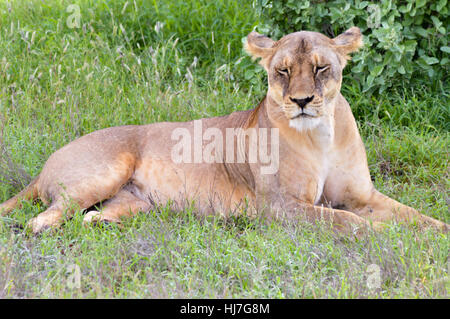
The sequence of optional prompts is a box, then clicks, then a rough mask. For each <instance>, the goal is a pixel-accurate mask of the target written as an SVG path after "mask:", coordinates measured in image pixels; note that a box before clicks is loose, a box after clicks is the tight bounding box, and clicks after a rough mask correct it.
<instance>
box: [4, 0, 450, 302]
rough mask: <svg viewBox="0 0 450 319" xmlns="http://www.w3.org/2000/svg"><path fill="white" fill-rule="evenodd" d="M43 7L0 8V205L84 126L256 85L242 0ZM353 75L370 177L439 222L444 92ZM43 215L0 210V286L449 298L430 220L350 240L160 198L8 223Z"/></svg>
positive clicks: (155, 115)
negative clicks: (77, 23) (47, 227)
mask: <svg viewBox="0 0 450 319" xmlns="http://www.w3.org/2000/svg"><path fill="white" fill-rule="evenodd" d="M46 3H47V4H45V3H43V2H42V1H16V2H13V3H12V4H7V3H3V2H2V3H0V120H1V122H2V123H3V124H2V125H3V130H2V134H1V135H0V138H1V140H2V141H3V146H4V151H3V153H0V154H2V158H1V159H0V178H2V177H3V178H5V177H6V178H7V179H8V178H9V179H8V182H5V183H0V202H1V201H3V200H6V199H7V198H9V197H10V196H12V195H13V194H15V193H16V192H17V191H19V189H20V187H21V186H20V184H21V183H24V182H26V181H27V178H26V175H29V176H36V175H37V174H38V173H39V171H40V169H41V168H42V166H43V164H44V163H45V161H46V159H47V158H48V157H49V156H50V154H52V153H53V152H54V151H56V150H57V149H58V148H60V147H62V146H63V145H65V144H67V143H68V142H70V141H71V140H73V139H75V138H77V137H79V136H81V135H84V134H86V133H89V132H92V131H94V130H97V129H100V128H104V127H110V126H115V125H125V124H145V123H152V122H158V121H180V120H191V119H196V118H201V117H205V116H216V115H224V114H228V113H230V112H233V111H235V110H243V109H250V108H252V107H254V106H256V104H257V103H258V102H259V100H261V99H262V97H263V96H264V92H265V90H266V84H265V83H266V80H265V77H264V73H263V72H262V71H260V69H258V66H257V65H256V64H255V63H253V62H252V61H251V60H250V59H249V58H248V57H245V54H244V53H243V51H242V44H241V38H242V37H244V36H245V35H246V34H248V33H249V32H250V31H251V30H252V29H253V27H254V26H255V25H257V24H258V22H259V21H260V19H262V17H260V16H258V15H257V14H256V13H254V11H253V10H252V5H251V2H244V3H242V2H241V1H237V0H228V1H225V0H221V1H215V2H214V5H212V4H210V2H208V1H199V0H197V1H191V2H188V3H185V2H181V1H171V2H169V1H167V2H166V1H136V4H135V3H134V1H129V2H128V4H127V5H125V3H126V1H79V2H78V3H80V8H81V14H82V18H81V27H80V28H75V29H70V28H68V27H67V25H66V24H65V21H66V18H67V17H68V15H69V13H67V12H66V7H67V5H68V4H69V3H73V1H70V2H69V1H68V2H61V1H50V2H49V1H47V2H46ZM211 3H212V2H211ZM194 13H197V14H194ZM157 22H162V23H163V24H164V25H163V27H162V28H161V29H160V30H159V32H156V31H155V25H156V24H157ZM121 25H122V28H121V27H120V26H121ZM123 30H124V31H123ZM33 34H34V35H33ZM194 61H197V63H194ZM349 67H351V65H350V66H349ZM349 70H350V68H349ZM355 81H357V79H355V78H353V77H352V74H351V72H346V77H345V78H344V83H345V86H344V87H343V89H342V91H343V94H344V95H345V96H346V98H347V99H348V101H349V103H350V105H351V106H352V109H353V112H354V114H355V117H356V118H357V121H358V125H359V127H360V130H361V134H362V136H363V139H364V142H365V145H366V149H367V154H368V159H369V166H370V171H371V175H372V176H373V179H374V183H375V185H376V187H377V188H378V189H379V190H380V191H382V192H384V193H385V194H387V195H389V196H391V197H393V198H396V199H398V200H400V201H401V202H403V203H405V204H408V205H410V206H413V207H416V208H418V209H420V210H421V212H423V213H424V214H427V215H430V216H433V217H435V218H438V219H440V220H443V221H446V222H447V223H449V222H450V214H449V212H448V201H449V199H448V198H449V195H450V194H449V189H450V183H449V178H448V175H449V170H448V158H449V154H448V150H449V146H450V145H449V144H450V136H449V123H450V119H449V107H448V104H449V103H448V93H445V92H430V91H429V90H427V89H426V88H417V87H415V88H405V89H404V91H402V92H391V93H389V94H387V93H386V95H384V96H378V97H375V96H372V97H369V96H366V95H364V94H361V92H359V91H358V90H357V89H355V87H357V85H354V83H355ZM8 159H11V161H8ZM21 170H23V171H21ZM43 210H44V206H43V204H42V203H40V202H37V203H35V204H34V205H32V204H31V203H25V205H24V207H23V208H22V209H20V210H16V211H15V212H14V214H12V215H11V216H9V217H5V218H2V219H1V224H0V225H1V226H0V297H13V298H17V297H27V298H30V297H43V298H48V297H50V298H53V297H107V298H108V297H131V298H134V297H155V298H158V297H186V298H191V297H192V298H205V297H219V298H221V297H249V298H254V297H262V298H264V297H271V298H300V297H308V298H324V297H328V298H335V297H338V298H344V297H350V298H366V297H369V298H377V297H385V298H403V297H431V298H448V294H449V291H450V286H449V278H448V272H449V261H448V252H449V240H448V236H447V235H445V234H440V233H436V232H433V231H426V232H417V231H416V230H415V229H412V228H405V227H403V226H401V225H392V226H391V227H389V228H388V229H387V230H386V231H385V232H383V233H380V234H372V235H371V236H369V237H368V238H365V239H362V240H359V241H357V240H354V239H347V238H340V237H337V236H336V235H334V234H333V233H332V232H330V231H329V230H328V229H327V228H326V227H325V226H323V225H319V226H314V227H313V226H311V225H308V224H298V225H283V224H281V223H274V224H270V225H267V224H265V223H263V222H260V221H258V220H256V221H249V220H247V219H245V218H238V219H236V220H221V219H220V218H211V219H204V218H197V217H194V212H191V211H186V212H170V211H168V210H167V209H164V208H162V209H161V210H160V211H153V212H150V213H149V214H140V215H138V216H137V217H136V218H134V219H131V220H128V221H126V222H125V224H124V227H123V228H118V227H116V226H111V227H84V226H82V225H81V221H82V217H83V216H82V214H81V212H80V213H77V214H76V216H75V217H74V218H73V219H72V220H71V221H69V222H67V223H66V224H65V225H63V227H62V228H61V229H59V230H58V231H56V232H55V233H44V234H42V235H40V236H30V235H29V234H27V233H26V232H24V231H22V230H20V229H18V228H15V227H14V226H15V225H22V226H23V225H24V224H25V223H26V222H27V221H28V220H29V219H30V218H31V217H32V216H35V215H37V214H38V213H39V212H42V211H43ZM371 264H376V265H378V266H379V267H380V270H381V288H380V289H369V288H368V286H367V280H368V278H369V276H370V274H369V273H367V269H368V267H369V265H371ZM71 265H78V266H79V269H80V272H81V287H80V288H79V289H78V288H74V289H72V288H69V286H68V282H69V283H70V278H71V276H70V275H71V273H70V269H71V268H70V267H71Z"/></svg>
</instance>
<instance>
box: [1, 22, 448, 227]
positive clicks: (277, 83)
mask: <svg viewBox="0 0 450 319" xmlns="http://www.w3.org/2000/svg"><path fill="white" fill-rule="evenodd" d="M361 45H362V36H361V32H360V31H359V29H358V28H351V29H349V30H348V31H346V32H345V33H343V34H341V35H340V36H338V37H336V38H334V39H330V38H328V37H326V36H324V35H322V34H320V33H316V32H296V33H292V34H289V35H287V36H285V37H283V38H282V39H280V40H279V41H273V40H272V39H270V38H268V37H265V36H262V35H259V34H257V33H256V32H252V33H251V34H250V35H249V36H248V41H247V44H246V49H247V51H248V52H249V53H250V54H251V55H252V56H253V57H254V58H260V59H261V62H260V63H261V65H263V67H264V68H265V69H266V71H267V73H268V83H269V89H268V92H267V96H266V97H265V98H264V99H263V101H262V102H261V103H260V105H259V106H258V107H257V108H256V109H254V110H250V111H243V112H235V113H232V114H230V115H227V116H223V117H215V118H205V119H202V120H201V121H202V126H203V131H205V130H206V129H207V128H208V127H215V128H218V129H219V130H220V131H221V132H222V133H223V136H225V135H226V133H225V131H226V128H236V127H242V128H257V129H259V128H277V129H279V159H280V161H279V170H278V171H277V172H276V173H274V174H269V175H262V174H261V173H260V168H261V163H249V162H248V161H246V162H244V163H211V164H208V163H192V164H184V163H181V164H176V163H174V162H173V161H172V158H171V150H172V149H173V147H174V145H175V144H176V143H177V141H176V140H173V139H172V138H171V133H172V132H173V131H174V129H177V128H186V129H188V130H189V132H191V134H192V135H193V130H194V128H193V126H194V122H186V123H156V124H151V125H143V126H122V127H113V128H107V129H104V130H100V131H96V132H93V133H91V134H88V135H86V136H84V137H81V138H79V139H77V140H75V141H73V142H71V143H70V144H68V145H66V146H65V147H63V148H61V149H60V150H58V151H57V152H55V153H54V154H53V155H51V157H50V158H49V159H48V161H47V162H46V164H45V166H44V167H43V169H42V172H41V173H40V174H39V176H38V177H37V178H36V179H35V181H33V183H32V184H30V186H28V187H27V188H26V189H25V190H24V191H22V192H21V193H19V194H18V195H16V196H15V197H13V198H12V199H10V200H8V201H6V202H5V203H3V204H1V205H0V212H1V213H2V214H3V215H6V214H8V213H10V212H11V211H12V210H13V209H14V208H15V207H17V206H18V205H20V201H21V200H22V199H28V200H30V199H35V198H37V197H39V198H40V199H41V200H42V201H43V202H44V203H46V204H47V205H49V206H48V209H47V210H46V211H45V212H43V213H41V214H40V215H38V216H37V217H35V218H33V219H32V220H30V222H29V226H30V227H31V228H32V230H33V231H34V232H39V231H41V230H43V229H45V228H47V227H56V226H59V225H60V224H61V223H62V222H63V221H64V220H65V219H67V218H70V217H71V216H72V214H73V213H74V211H75V210H76V209H87V208H89V207H91V206H92V205H94V204H96V203H99V202H102V207H103V209H102V210H101V211H99V212H97V211H90V212H88V213H87V214H86V216H85V222H96V221H114V222H120V219H121V217H130V216H132V215H134V214H136V213H137V212H139V211H147V210H150V209H152V208H153V207H155V205H166V204H167V203H169V202H170V203H172V204H175V205H176V206H177V207H178V208H179V209H183V208H184V207H186V206H187V205H194V206H195V209H196V211H197V212H199V214H221V215H230V214H241V213H247V214H249V215H252V216H253V215H256V214H266V216H268V217H270V218H281V219H305V220H309V221H311V222H314V221H317V220H321V219H322V220H326V221H329V222H330V223H331V224H332V225H333V226H334V227H335V228H336V229H338V230H341V231H343V232H345V233H355V232H356V233H358V232H361V231H364V230H367V229H368V228H369V227H370V225H375V226H376V227H377V228H378V227H379V226H380V225H381V223H384V222H388V221H391V220H397V221H407V222H409V221H412V220H416V221H417V223H418V224H419V225H421V226H433V227H435V228H437V229H440V230H444V231H447V229H448V225H447V224H445V223H443V222H440V221H438V220H435V219H432V218H430V217H427V216H425V215H422V214H419V213H418V212H417V211H416V210H414V209H413V208H411V207H408V206H405V205H403V204H400V203H398V202H397V201H395V200H393V199H391V198H389V197H387V196H385V195H382V194H381V193H379V192H378V191H377V190H376V189H375V188H374V186H373V184H372V181H371V179H370V175H369V169H368V165H367V158H366V152H365V149H364V145H363V142H362V140H361V137H360V135H359V132H358V129H357V126H356V122H355V119H354V117H353V115H352V112H351V109H350V106H349V105H348V103H347V101H346V100H345V98H344V97H343V96H342V95H341V93H340V87H341V81H342V69H343V68H344V66H345V64H346V61H347V59H348V55H349V54H350V53H351V52H353V51H355V50H357V49H358V48H359V47H360V46H361ZM307 97H311V101H310V102H309V103H308V104H307V105H306V106H305V107H304V108H303V112H304V114H300V113H301V111H302V110H301V109H300V106H299V105H297V104H296V102H294V100H295V99H305V98H307ZM239 142H244V143H245V142H246V140H244V141H238V140H237V141H236V145H237V144H238V143H239ZM243 152H247V151H246V149H244V151H243ZM244 155H245V157H246V158H248V154H247V153H246V154H244ZM221 156H223V158H225V157H226V154H221ZM332 207H339V208H341V209H334V208H332Z"/></svg>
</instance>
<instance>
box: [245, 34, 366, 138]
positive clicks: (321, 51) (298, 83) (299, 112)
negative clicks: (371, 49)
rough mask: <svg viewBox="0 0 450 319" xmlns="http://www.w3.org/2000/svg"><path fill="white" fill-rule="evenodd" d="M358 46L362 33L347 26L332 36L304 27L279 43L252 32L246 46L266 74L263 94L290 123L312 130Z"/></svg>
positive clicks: (327, 108) (333, 96)
mask: <svg viewBox="0 0 450 319" xmlns="http://www.w3.org/2000/svg"><path fill="white" fill-rule="evenodd" d="M361 45H362V36H361V31H360V30H359V28H357V27H352V28H350V29H349V30H347V31H345V32H344V33H342V34H341V35H339V36H337V37H336V38H334V39H330V38H328V37H327V36H325V35H323V34H320V33H317V32H309V31H301V32H295V33H291V34H288V35H286V36H284V37H283V38H281V39H280V40H278V41H273V40H272V39H270V38H268V37H266V36H264V35H261V34H259V33H257V32H251V33H250V34H249V35H248V36H247V43H246V50H247V52H249V53H250V55H252V56H253V57H254V58H261V61H260V64H261V65H262V66H263V67H264V68H265V69H266V71H267V74H268V83H269V90H268V93H267V96H268V98H270V99H272V100H273V101H274V102H275V104H277V106H278V107H279V108H280V109H281V111H282V112H281V114H283V115H284V116H285V117H286V119H287V120H288V121H289V125H290V126H291V127H294V128H297V129H298V130H302V129H305V128H313V127H314V126H316V125H317V124H318V123H319V122H320V119H321V118H322V117H324V116H326V115H328V114H329V113H330V108H331V106H330V105H332V103H330V102H332V100H333V99H334V98H335V97H336V96H337V94H338V93H339V91H340V88H341V81H342V70H343V69H344V67H345V65H346V63H347V60H348V59H349V56H348V54H349V53H351V52H354V51H356V50H358V48H359V47H361Z"/></svg>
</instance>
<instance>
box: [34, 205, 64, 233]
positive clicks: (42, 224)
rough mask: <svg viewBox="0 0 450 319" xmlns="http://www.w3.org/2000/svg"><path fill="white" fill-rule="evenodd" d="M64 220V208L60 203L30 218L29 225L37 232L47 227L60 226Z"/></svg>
mask: <svg viewBox="0 0 450 319" xmlns="http://www.w3.org/2000/svg"><path fill="white" fill-rule="evenodd" d="M62 222H63V209H61V208H60V207H58V205H54V206H53V205H52V206H50V207H49V208H48V209H47V210H46V211H44V212H42V213H40V214H39V215H38V216H36V217H34V218H32V219H30V221H29V222H28V224H27V227H28V228H30V229H31V230H32V231H33V233H35V234H37V233H39V232H41V231H43V230H45V229H47V228H55V227H59V226H60V225H61V224H62Z"/></svg>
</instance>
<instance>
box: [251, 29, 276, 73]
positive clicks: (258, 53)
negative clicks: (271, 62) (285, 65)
mask: <svg viewBox="0 0 450 319" xmlns="http://www.w3.org/2000/svg"><path fill="white" fill-rule="evenodd" d="M274 44H275V41H273V40H272V39H271V38H268V37H266V36H265V35H262V34H259V33H258V32H255V31H253V32H251V33H250V34H249V35H248V36H247V42H246V43H245V46H244V47H245V51H247V52H248V54H250V55H251V56H252V57H253V58H255V59H257V58H261V61H260V62H259V63H260V64H261V65H262V66H263V67H264V68H265V69H266V70H267V62H268V58H269V57H270V56H272V53H273V52H274V48H273V45H274Z"/></svg>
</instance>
